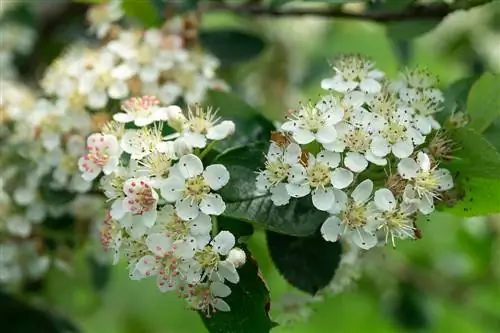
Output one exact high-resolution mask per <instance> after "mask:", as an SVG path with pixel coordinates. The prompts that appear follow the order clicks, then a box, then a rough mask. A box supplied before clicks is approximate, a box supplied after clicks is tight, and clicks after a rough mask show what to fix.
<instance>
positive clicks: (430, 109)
mask: <svg viewBox="0 0 500 333" xmlns="http://www.w3.org/2000/svg"><path fill="white" fill-rule="evenodd" d="M399 96H400V100H399V101H400V104H401V108H403V109H406V110H408V111H409V112H410V113H411V114H413V123H414V126H415V127H416V128H417V129H418V130H419V131H420V132H421V133H422V134H424V135H427V134H429V133H430V132H431V131H432V130H433V129H439V128H441V125H440V124H439V123H438V122H437V121H436V120H435V119H434V117H433V116H434V114H435V113H437V112H439V111H441V103H442V102H443V100H440V99H437V98H436V96H434V95H433V94H432V93H431V92H430V91H429V90H425V91H423V92H421V91H418V90H416V89H412V88H409V89H403V90H402V91H400V93H399Z"/></svg>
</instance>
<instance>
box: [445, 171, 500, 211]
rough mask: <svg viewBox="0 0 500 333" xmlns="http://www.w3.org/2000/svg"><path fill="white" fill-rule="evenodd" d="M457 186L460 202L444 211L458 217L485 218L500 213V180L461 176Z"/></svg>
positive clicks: (458, 178) (457, 178)
mask: <svg viewBox="0 0 500 333" xmlns="http://www.w3.org/2000/svg"><path fill="white" fill-rule="evenodd" d="M455 186H456V187H457V188H458V189H459V191H461V192H462V193H463V194H462V195H463V196H460V197H459V198H457V199H459V201H458V202H457V203H456V204H454V205H453V206H451V207H446V208H444V209H442V210H443V211H444V212H446V213H450V214H453V215H457V216H464V217H470V216H484V215H490V214H495V213H499V212H500V179H486V178H480V177H468V176H459V177H456V179H455Z"/></svg>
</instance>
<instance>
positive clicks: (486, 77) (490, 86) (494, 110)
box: [467, 73, 500, 133]
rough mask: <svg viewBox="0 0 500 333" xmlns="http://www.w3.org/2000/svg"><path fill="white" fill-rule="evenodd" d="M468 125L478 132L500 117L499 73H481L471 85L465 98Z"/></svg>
mask: <svg viewBox="0 0 500 333" xmlns="http://www.w3.org/2000/svg"><path fill="white" fill-rule="evenodd" d="M467 113H468V114H469V115H470V118H471V121H470V123H469V125H468V127H469V128H472V129H474V130H476V131H478V132H479V133H481V132H483V131H484V130H486V129H487V128H488V126H489V125H490V124H491V123H492V122H493V121H495V119H497V118H498V117H500V75H495V74H492V73H485V74H483V75H482V76H481V77H480V78H479V79H478V80H477V81H476V82H475V83H474V85H473V86H472V88H471V90H470V92H469V96H468V99H467Z"/></svg>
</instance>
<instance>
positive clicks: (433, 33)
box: [2, 0, 500, 333]
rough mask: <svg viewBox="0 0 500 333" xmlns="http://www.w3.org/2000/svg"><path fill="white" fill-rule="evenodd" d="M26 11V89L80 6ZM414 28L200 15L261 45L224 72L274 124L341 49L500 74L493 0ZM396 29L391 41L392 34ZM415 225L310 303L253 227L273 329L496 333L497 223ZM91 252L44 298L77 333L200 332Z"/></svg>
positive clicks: (458, 72)
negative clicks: (417, 231)
mask: <svg viewBox="0 0 500 333" xmlns="http://www.w3.org/2000/svg"><path fill="white" fill-rule="evenodd" d="M3 1H4V0H2V2H3ZM24 5H25V6H26V7H32V8H34V9H35V11H34V12H35V21H33V22H42V23H43V24H42V26H43V29H41V30H39V32H40V33H41V35H40V36H39V37H38V42H37V44H36V45H37V48H35V50H34V54H30V55H27V56H25V57H21V58H19V59H18V65H19V67H20V69H21V74H22V75H23V78H24V80H25V81H26V82H28V83H29V82H32V80H36V79H37V78H39V76H40V75H41V73H43V68H44V67H45V66H46V65H47V64H48V63H50V62H51V61H52V60H53V59H54V58H55V57H56V56H57V55H58V54H59V52H61V50H62V49H63V48H64V46H65V45H67V44H68V43H70V42H71V41H72V40H74V39H75V38H81V36H84V35H85V22H84V5H71V6H70V8H71V10H70V11H69V12H67V10H68V9H67V6H68V5H67V3H66V2H65V1H56V0H46V1H41V0H32V1H31V2H26V3H25V4H24ZM352 6H353V7H352V9H353V10H355V9H356V8H357V6H359V5H358V4H353V5H352ZM68 13H69V14H68ZM61 15H64V17H61ZM28 19H30V20H31V19H33V18H32V17H30V18H28ZM37 24H38V23H37ZM421 24H422V22H415V23H414V24H413V25H401V26H398V27H392V28H389V29H388V28H387V27H386V26H384V25H382V24H378V23H373V22H365V21H359V20H343V19H321V18H315V17H301V18H293V19H291V18H269V17H267V18H262V17H261V18H256V17H251V18H250V17H240V16H235V15H232V14H227V13H224V14H221V13H206V14H204V15H203V17H202V28H214V27H238V28H240V29H245V30H249V31H252V32H254V33H256V34H258V35H259V36H262V38H263V39H264V40H265V41H266V48H265V50H264V51H263V52H262V54H261V55H260V56H259V57H258V58H256V59H254V60H251V61H249V62H246V63H243V64H238V65H234V66H229V67H225V68H222V69H221V71H220V74H221V76H222V77H223V78H225V79H226V80H227V82H228V83H229V85H230V86H231V87H232V89H233V91H235V92H236V93H238V94H240V95H241V96H243V97H244V98H245V99H246V100H247V101H248V102H249V103H250V104H252V105H254V106H256V107H257V108H258V109H260V110H262V112H263V114H265V115H266V116H267V117H269V118H271V119H273V120H278V121H279V120H280V119H282V117H283V115H284V113H285V112H286V110H287V109H288V108H289V107H292V106H293V105H294V104H296V103H297V102H298V101H304V100H308V99H310V98H311V99H315V98H316V97H317V95H318V94H319V93H320V92H321V88H320V80H321V79H322V78H324V77H328V76H329V75H330V70H329V66H328V61H329V60H330V59H332V58H334V57H335V56H336V55H339V54H342V53H352V52H356V53H361V54H363V55H366V56H369V57H371V58H372V59H373V60H374V61H375V62H376V64H377V66H378V67H379V68H380V69H382V70H383V71H385V72H386V73H387V74H388V75H389V76H395V75H397V71H398V70H399V69H401V68H403V67H404V66H406V65H408V66H415V65H419V66H422V67H427V68H428V69H429V70H430V71H431V72H433V73H436V74H437V75H438V76H439V78H440V85H441V87H442V89H444V90H445V91H446V87H448V86H449V85H450V84H452V83H454V82H456V81H459V80H461V79H463V78H467V77H471V76H474V75H477V74H479V73H481V72H483V71H484V70H485V69H487V70H491V71H496V72H499V71H500V3H498V2H496V3H492V4H491V5H490V6H488V7H483V8H479V9H477V10H472V11H468V12H457V13H455V14H453V15H450V16H449V17H448V18H446V19H445V20H444V21H443V22H442V23H441V24H439V25H437V26H435V25H433V29H431V30H430V31H429V32H427V30H429V29H427V28H423V29H422V27H421V26H420V25H421ZM395 30H396V31H399V32H400V34H398V36H397V38H396V37H394V36H390V34H388V32H389V33H390V32H391V31H393V33H394V31H395ZM413 37H415V38H413ZM499 89H500V88H499ZM499 92H500V90H499ZM463 97H464V98H465V96H463ZM496 126H500V124H499V122H498V121H497V123H496V124H494V125H493V126H492V128H490V129H488V131H489V132H490V133H492V132H497V131H498V128H500V127H496ZM499 204H500V203H499ZM419 226H420V228H421V229H422V233H423V238H422V239H421V240H418V241H410V242H401V243H400V244H398V247H397V248H396V249H392V248H390V247H386V248H383V249H381V250H376V251H373V253H370V255H369V256H365V257H364V258H363V261H362V263H360V264H359V266H361V268H360V267H357V266H356V267H354V272H353V277H354V279H353V281H346V282H345V283H344V284H341V288H339V290H328V291H325V292H324V293H322V294H321V295H320V296H318V297H316V298H313V299H311V298H309V297H307V296H305V295H302V294H300V292H298V291H297V290H294V288H293V287H291V286H289V285H287V283H286V282H285V281H284V279H283V278H282V277H281V276H280V275H279V273H278V272H277V271H276V269H275V268H274V267H273V265H272V262H271V259H270V258H269V255H268V253H267V249H266V245H265V239H264V235H263V233H262V232H261V231H258V230H257V231H256V233H255V234H254V236H253V237H252V239H251V240H250V241H249V244H250V249H251V251H252V252H253V253H254V255H255V257H256V259H257V261H258V262H259V264H260V268H261V270H262V273H263V276H264V277H265V279H266V281H267V283H268V286H269V289H270V291H271V297H272V304H271V316H272V318H273V319H274V320H276V321H277V322H279V323H280V324H281V325H280V326H279V327H277V328H275V329H274V330H273V332H275V333H312V332H314V333H316V332H367V331H369V332H406V331H408V332H410V331H418V332H471V333H472V332H481V333H482V332H500V216H490V217H474V218H467V219H464V218H462V217H456V216H451V215H447V214H441V213H436V214H434V215H432V217H431V218H430V219H429V220H424V221H421V223H420V224H419ZM93 246H95V245H93V244H88V246H87V247H85V248H84V249H82V250H80V252H79V253H78V254H77V258H76V265H75V268H74V269H72V270H68V271H61V270H52V271H51V272H50V273H49V278H48V279H47V282H46V286H45V287H46V288H45V291H44V295H43V296H44V297H46V298H47V299H48V300H49V304H51V306H53V307H54V308H56V309H59V312H61V314H63V315H66V316H68V317H69V318H71V319H72V320H73V321H74V322H75V323H77V325H79V326H80V327H81V328H82V331H83V332H88V333H101V332H103V333H104V332H105V333H197V332H205V329H204V327H203V324H202V322H201V320H200V318H199V317H198V314H197V313H195V312H192V311H189V310H187V309H185V305H184V302H182V301H181V300H178V299H177V298H176V296H175V295H167V294H161V293H160V292H158V290H157V288H156V286H155V284H154V281H130V280H129V278H128V274H127V271H126V268H125V266H124V265H123V264H120V265H117V266H115V267H112V268H111V269H110V268H108V267H107V266H105V265H102V266H100V265H99V264H97V263H96V262H94V264H92V265H89V256H92V255H95V254H96V253H97V252H96V249H95V248H93ZM318 255H321V254H318ZM348 282H349V283H348Z"/></svg>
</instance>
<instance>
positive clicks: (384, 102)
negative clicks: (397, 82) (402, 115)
mask: <svg viewBox="0 0 500 333" xmlns="http://www.w3.org/2000/svg"><path fill="white" fill-rule="evenodd" d="M371 110H372V111H373V112H374V113H376V114H379V115H381V116H384V117H385V118H389V117H391V116H392V115H393V114H394V113H395V111H396V101H395V100H394V97H393V96H392V95H391V94H388V93H386V94H380V95H378V96H376V97H375V98H374V99H373V101H372V103H371Z"/></svg>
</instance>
